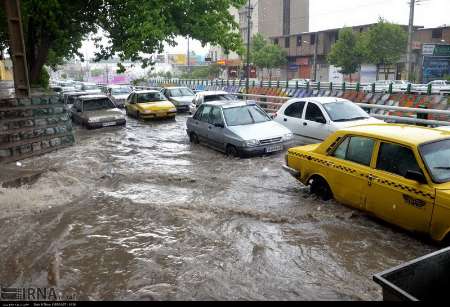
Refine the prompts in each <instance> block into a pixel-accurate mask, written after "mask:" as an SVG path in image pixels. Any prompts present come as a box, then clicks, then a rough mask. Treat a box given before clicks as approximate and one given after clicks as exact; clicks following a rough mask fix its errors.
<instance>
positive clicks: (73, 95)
mask: <svg viewBox="0 0 450 307" xmlns="http://www.w3.org/2000/svg"><path fill="white" fill-rule="evenodd" d="M86 95H89V94H88V93H86V92H80V91H75V92H67V93H64V94H63V100H64V104H65V105H66V106H67V107H68V108H71V107H72V106H73V104H74V103H75V101H76V100H77V98H78V97H80V96H86Z"/></svg>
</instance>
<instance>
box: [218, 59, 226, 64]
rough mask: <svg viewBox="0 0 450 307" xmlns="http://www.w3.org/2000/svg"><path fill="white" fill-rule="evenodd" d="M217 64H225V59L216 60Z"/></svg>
mask: <svg viewBox="0 0 450 307" xmlns="http://www.w3.org/2000/svg"><path fill="white" fill-rule="evenodd" d="M217 64H219V65H227V61H225V60H218V61H217Z"/></svg>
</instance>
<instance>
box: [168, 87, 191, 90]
mask: <svg viewBox="0 0 450 307" xmlns="http://www.w3.org/2000/svg"><path fill="white" fill-rule="evenodd" d="M163 88H164V89H166V90H175V89H178V88H188V89H190V88H189V87H187V86H168V87H163Z"/></svg>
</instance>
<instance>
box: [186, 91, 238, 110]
mask: <svg viewBox="0 0 450 307" xmlns="http://www.w3.org/2000/svg"><path fill="white" fill-rule="evenodd" d="M236 99H237V98H236V96H234V95H231V94H229V93H227V92H224V91H204V92H200V93H197V94H196V95H195V97H194V100H193V101H192V103H191V105H190V106H189V114H191V115H192V114H195V112H196V111H197V109H198V107H199V106H201V105H202V103H204V102H210V101H232V100H236Z"/></svg>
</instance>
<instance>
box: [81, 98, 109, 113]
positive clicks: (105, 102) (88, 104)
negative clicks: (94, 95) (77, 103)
mask: <svg viewBox="0 0 450 307" xmlns="http://www.w3.org/2000/svg"><path fill="white" fill-rule="evenodd" d="M115 108H116V106H115V105H114V103H112V101H111V100H109V99H107V98H100V99H93V100H87V101H85V102H84V103H83V111H84V112H89V111H99V110H108V109H115Z"/></svg>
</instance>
